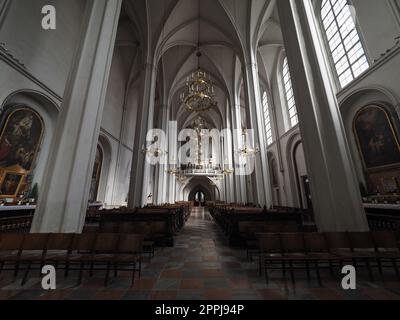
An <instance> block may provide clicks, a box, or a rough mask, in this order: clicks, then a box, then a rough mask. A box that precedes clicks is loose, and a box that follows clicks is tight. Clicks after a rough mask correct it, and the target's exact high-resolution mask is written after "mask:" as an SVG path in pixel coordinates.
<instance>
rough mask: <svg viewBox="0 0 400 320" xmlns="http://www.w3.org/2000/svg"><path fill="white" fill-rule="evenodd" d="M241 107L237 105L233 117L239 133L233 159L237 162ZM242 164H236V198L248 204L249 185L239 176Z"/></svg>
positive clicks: (235, 142) (236, 136)
mask: <svg viewBox="0 0 400 320" xmlns="http://www.w3.org/2000/svg"><path fill="white" fill-rule="evenodd" d="M240 109H241V106H240V104H237V105H236V106H235V108H234V110H233V117H234V123H235V127H234V129H236V130H237V131H234V132H233V133H234V134H235V133H236V134H235V135H234V137H233V138H234V148H233V149H234V150H233V158H234V159H235V161H236V162H238V160H239V154H238V152H239V148H240V143H241V142H240V141H241V133H240V132H241V130H242V123H241V114H240V113H241V110H240ZM239 165H240V164H239V163H236V165H235V167H236V171H235V179H236V185H237V188H236V198H237V200H236V201H237V202H238V203H242V204H244V203H246V202H247V191H246V190H247V189H246V188H247V183H246V176H243V175H239V174H238V172H237V171H239V169H238V166H239Z"/></svg>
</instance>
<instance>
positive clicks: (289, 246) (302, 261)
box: [280, 233, 310, 283]
mask: <svg viewBox="0 0 400 320" xmlns="http://www.w3.org/2000/svg"><path fill="white" fill-rule="evenodd" d="M280 237H281V243H282V249H283V253H284V259H285V260H286V261H287V262H288V263H289V270H290V276H291V279H292V282H293V283H294V282H295V277H294V269H304V265H305V269H306V271H307V276H308V278H310V265H309V263H310V261H309V260H310V258H309V257H307V255H306V252H307V250H306V247H305V243H304V239H303V234H302V233H282V234H281V235H280ZM295 264H296V265H295Z"/></svg>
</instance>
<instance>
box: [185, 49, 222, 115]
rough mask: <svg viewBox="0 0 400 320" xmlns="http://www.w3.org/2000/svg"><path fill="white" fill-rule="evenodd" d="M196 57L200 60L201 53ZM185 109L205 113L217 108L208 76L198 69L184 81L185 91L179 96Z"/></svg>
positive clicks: (211, 83)
mask: <svg viewBox="0 0 400 320" xmlns="http://www.w3.org/2000/svg"><path fill="white" fill-rule="evenodd" d="M197 56H198V57H199V58H200V56H201V53H200V52H199V53H198V54H197ZM181 101H182V103H183V104H184V106H185V108H186V109H187V110H189V111H192V112H205V111H208V110H210V109H212V108H215V107H217V106H218V103H217V102H216V100H215V88H214V84H213V82H212V81H211V77H210V75H208V74H207V73H206V72H205V71H203V70H202V69H201V68H200V67H199V68H198V69H197V71H195V72H193V73H192V74H191V76H190V77H189V78H188V79H187V81H186V87H185V91H184V92H182V94H181Z"/></svg>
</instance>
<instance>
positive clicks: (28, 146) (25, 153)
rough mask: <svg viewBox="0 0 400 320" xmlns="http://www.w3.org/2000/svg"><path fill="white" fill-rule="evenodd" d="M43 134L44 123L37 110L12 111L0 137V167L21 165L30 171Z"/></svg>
mask: <svg viewBox="0 0 400 320" xmlns="http://www.w3.org/2000/svg"><path fill="white" fill-rule="evenodd" d="M42 135H43V123H42V120H41V118H40V117H39V115H38V114H37V113H36V112H34V111H32V110H30V109H25V108H23V109H17V110H16V111H14V112H12V113H11V114H10V115H9V116H8V118H7V120H6V123H5V125H4V128H3V130H2V133H1V137H0V168H9V167H13V166H19V167H21V168H22V169H23V170H25V171H30V170H31V169H32V166H33V163H34V161H35V158H36V154H37V151H38V149H39V146H40V143H41V139H42Z"/></svg>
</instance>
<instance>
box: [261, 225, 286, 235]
mask: <svg viewBox="0 0 400 320" xmlns="http://www.w3.org/2000/svg"><path fill="white" fill-rule="evenodd" d="M281 231H282V225H281V224H278V223H271V224H267V225H264V226H263V232H265V233H279V232H281Z"/></svg>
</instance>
